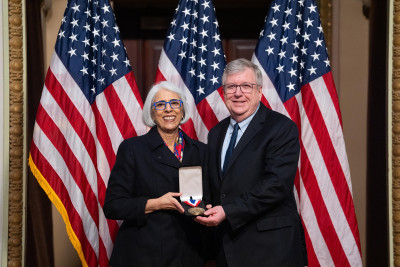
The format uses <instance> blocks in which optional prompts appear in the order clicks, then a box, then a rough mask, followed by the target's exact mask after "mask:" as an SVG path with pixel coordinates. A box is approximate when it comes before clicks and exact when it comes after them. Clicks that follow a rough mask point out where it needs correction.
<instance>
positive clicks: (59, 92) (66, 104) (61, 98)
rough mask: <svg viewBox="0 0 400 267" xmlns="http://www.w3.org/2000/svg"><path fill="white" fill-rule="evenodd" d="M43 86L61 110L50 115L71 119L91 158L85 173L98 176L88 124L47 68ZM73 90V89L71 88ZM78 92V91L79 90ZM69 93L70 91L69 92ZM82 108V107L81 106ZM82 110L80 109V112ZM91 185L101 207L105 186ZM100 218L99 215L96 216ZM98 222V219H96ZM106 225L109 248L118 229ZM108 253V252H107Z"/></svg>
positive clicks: (110, 223) (92, 181) (65, 78)
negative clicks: (112, 235) (65, 115)
mask: <svg viewBox="0 0 400 267" xmlns="http://www.w3.org/2000/svg"><path fill="white" fill-rule="evenodd" d="M57 58H58V57H56V58H55V59H57ZM52 66H54V65H52ZM57 69H58V70H60V69H62V68H57ZM62 72H63V71H58V74H59V76H62V77H63V79H62V80H63V81H64V82H65V83H64V84H68V86H69V88H71V87H72V86H70V84H71V83H73V81H71V80H70V79H68V78H67V77H68V76H69V75H68V74H64V75H60V73H62ZM45 85H46V88H50V91H49V92H51V93H52V94H53V97H54V96H55V97H57V98H54V100H55V101H56V102H57V104H58V105H60V107H61V108H62V111H52V112H51V114H61V112H63V113H66V114H67V118H71V119H69V120H68V121H69V122H70V123H71V124H72V125H73V129H74V130H75V131H76V133H77V134H78V135H79V138H81V139H82V145H83V146H85V149H86V150H87V151H88V152H89V155H88V157H90V158H91V163H93V165H94V166H93V169H91V170H90V171H87V173H88V174H89V173H93V174H96V176H98V175H100V174H99V173H98V172H97V170H96V167H97V166H96V162H97V161H96V158H95V155H94V151H95V141H94V138H93V136H92V134H91V131H90V129H89V128H88V124H87V123H86V121H85V120H84V119H83V117H82V115H81V114H80V112H79V111H78V110H77V109H76V105H75V103H73V102H71V99H70V98H69V96H68V95H67V94H66V92H65V91H64V89H63V87H62V86H61V85H60V83H58V80H57V79H56V77H55V76H54V75H53V72H52V70H51V69H50V68H49V70H48V73H47V75H46V81H45ZM72 88H73V87H72ZM79 91H80V90H79ZM70 92H71V91H70ZM43 95H44V97H43V99H48V97H47V96H46V95H45V91H44V92H43ZM70 95H75V94H70ZM79 99H81V97H74V100H78V101H79ZM48 102H49V103H52V102H53V101H52V100H49V99H48ZM79 103H80V101H79V102H78V106H79ZM81 107H82V106H81ZM82 109H83V108H81V110H82ZM80 150H81V149H79V148H78V149H76V153H75V154H76V155H79V151H80ZM80 162H82V163H85V165H87V164H89V161H88V160H87V159H86V158H82V159H81V160H80ZM111 166H112V165H111ZM108 169H110V168H108ZM109 173H110V172H109V171H108V172H107V174H106V176H107V177H108V176H109ZM87 178H89V175H87V176H85V177H84V176H81V177H79V178H78V177H77V179H78V180H79V181H85V179H87ZM90 180H91V183H92V188H95V189H94V190H93V192H94V193H95V194H96V196H97V197H98V199H99V202H100V205H101V206H102V205H103V203H104V196H105V190H106V184H105V183H104V181H103V180H101V181H97V184H96V186H95V179H94V178H92V179H90ZM97 187H98V191H97V190H96V188H97ZM89 203H95V202H93V201H91V202H89ZM101 206H100V208H99V207H96V208H95V209H96V211H97V213H98V210H101ZM100 214H101V216H104V215H103V214H102V211H101V213H100ZM98 216H100V215H98ZM96 220H97V221H98V219H96ZM105 222H106V223H107V224H108V226H107V225H102V227H101V228H102V229H105V230H106V231H104V232H103V238H105V240H106V243H107V247H110V246H111V245H112V240H111V237H110V236H109V235H110V234H114V235H115V232H116V231H117V229H118V225H117V223H116V222H115V221H108V222H107V221H105ZM109 228H110V229H112V230H110V231H108V229H109ZM109 250H111V249H109ZM109 253H110V252H109Z"/></svg>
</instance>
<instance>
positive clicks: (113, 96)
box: [103, 85, 137, 139]
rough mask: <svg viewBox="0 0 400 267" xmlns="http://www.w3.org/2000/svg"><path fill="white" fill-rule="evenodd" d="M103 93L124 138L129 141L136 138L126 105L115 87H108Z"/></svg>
mask: <svg viewBox="0 0 400 267" xmlns="http://www.w3.org/2000/svg"><path fill="white" fill-rule="evenodd" d="M103 93H104V96H105V98H106V100H107V103H108V106H109V107H110V110H111V113H112V115H113V117H114V120H115V123H116V124H117V126H118V129H119V131H120V132H121V135H122V137H123V138H124V139H127V138H129V137H132V136H136V135H137V134H136V131H135V127H133V124H132V122H131V120H130V118H129V116H128V114H127V113H126V110H125V108H124V105H123V104H122V103H121V100H120V99H119V97H118V94H117V93H116V92H115V89H114V87H113V85H110V86H108V87H107V88H106V89H105V90H104V91H103Z"/></svg>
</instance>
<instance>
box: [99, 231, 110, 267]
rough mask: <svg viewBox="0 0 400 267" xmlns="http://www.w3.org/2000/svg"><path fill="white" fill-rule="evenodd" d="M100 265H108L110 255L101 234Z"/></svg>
mask: <svg viewBox="0 0 400 267" xmlns="http://www.w3.org/2000/svg"><path fill="white" fill-rule="evenodd" d="M99 266H108V255H107V250H106V247H105V246H104V243H103V240H102V239H101V237H100V235H99Z"/></svg>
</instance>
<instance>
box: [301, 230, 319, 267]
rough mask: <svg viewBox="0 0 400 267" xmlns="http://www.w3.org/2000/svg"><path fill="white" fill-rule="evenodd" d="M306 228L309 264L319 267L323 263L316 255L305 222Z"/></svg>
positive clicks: (305, 235)
mask: <svg viewBox="0 0 400 267" xmlns="http://www.w3.org/2000/svg"><path fill="white" fill-rule="evenodd" d="M303 229H304V237H305V239H306V244H307V259H308V266H313V267H318V266H321V264H320V263H319V261H318V258H317V255H315V249H314V246H313V244H312V242H311V239H310V236H309V235H308V231H307V227H305V225H304V224H303Z"/></svg>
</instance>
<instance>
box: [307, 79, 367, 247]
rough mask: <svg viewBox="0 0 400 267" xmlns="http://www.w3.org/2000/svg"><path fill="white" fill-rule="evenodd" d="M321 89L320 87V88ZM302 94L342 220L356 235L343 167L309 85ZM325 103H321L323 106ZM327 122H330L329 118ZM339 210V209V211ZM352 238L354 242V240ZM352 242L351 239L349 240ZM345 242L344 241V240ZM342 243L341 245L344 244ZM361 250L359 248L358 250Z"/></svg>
mask: <svg viewBox="0 0 400 267" xmlns="http://www.w3.org/2000/svg"><path fill="white" fill-rule="evenodd" d="M320 90H321V88H320ZM301 93H302V95H303V100H306V101H305V102H304V103H303V104H304V108H305V110H306V113H307V116H308V118H309V121H310V126H311V127H312V129H313V132H314V135H315V137H316V139H317V142H318V145H319V147H320V148H321V150H322V157H323V158H324V161H325V165H326V166H327V171H328V173H329V175H330V177H336V179H330V180H331V181H332V183H333V186H334V188H335V189H334V190H335V192H336V195H337V197H338V199H339V202H340V204H341V206H342V207H341V210H342V211H343V212H344V213H345V216H346V218H347V220H348V222H343V223H345V225H347V226H350V225H352V226H354V227H352V228H351V232H352V236H353V238H354V237H355V236H358V228H357V227H355V226H356V225H357V220H356V218H355V213H354V212H352V203H349V201H348V200H349V198H348V196H351V191H350V189H349V187H348V183H347V180H346V178H345V176H344V173H343V169H342V167H341V165H340V162H339V160H338V157H337V154H336V153H335V149H334V148H333V145H332V142H331V139H330V138H329V133H328V131H327V128H326V124H325V121H324V118H323V117H322V114H321V113H320V109H319V105H318V103H316V100H315V98H314V95H313V93H312V91H311V89H310V87H309V86H305V87H304V88H302V91H301ZM324 104H325V103H322V104H321V106H323V105H324ZM328 122H332V120H329V121H328ZM339 212H340V211H339ZM343 228H344V227H340V228H339V225H338V226H337V229H338V230H339V229H342V231H338V232H339V233H343V237H342V238H343V239H344V240H345V239H347V238H349V235H348V234H349V233H347V231H346V232H343V230H344V229H343ZM355 241H356V240H355V238H354V242H355ZM351 243H353V240H352V241H351ZM344 244H346V242H344ZM344 244H343V245H344ZM360 251H361V250H360Z"/></svg>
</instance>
